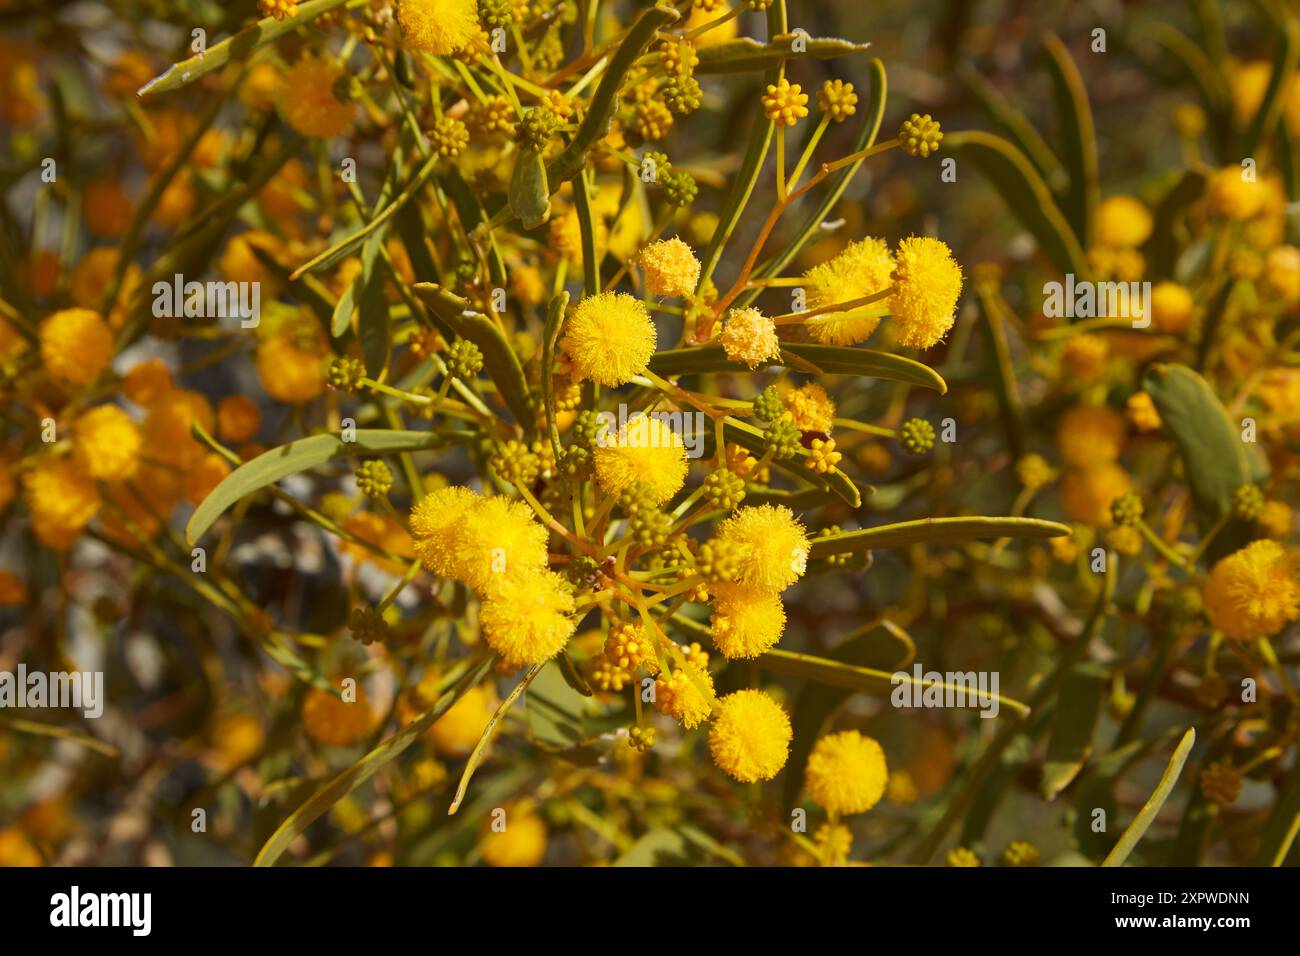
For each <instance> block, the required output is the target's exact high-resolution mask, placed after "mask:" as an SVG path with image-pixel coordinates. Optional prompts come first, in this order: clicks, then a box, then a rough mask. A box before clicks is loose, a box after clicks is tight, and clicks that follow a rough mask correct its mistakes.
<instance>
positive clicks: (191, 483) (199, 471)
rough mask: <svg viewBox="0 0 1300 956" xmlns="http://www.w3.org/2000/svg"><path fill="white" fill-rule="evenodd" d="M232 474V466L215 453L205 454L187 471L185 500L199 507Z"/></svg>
mask: <svg viewBox="0 0 1300 956" xmlns="http://www.w3.org/2000/svg"><path fill="white" fill-rule="evenodd" d="M228 474H230V464H229V463H228V462H227V461H226V459H224V458H222V457H221V456H220V455H218V454H217V453H216V452H214V451H210V452H208V453H207V454H205V455H204V456H203V457H202V458H200V459H198V461H196V462H194V463H193V464H192V465H190V467H189V468H187V469H186V471H185V500H186V501H188V502H189V503H190V504H192V505H197V504H198V503H199V502H201V501H202V500H203V499H204V498H206V497H207V496H208V495H210V494H211V493H212V489H213V488H215V487H217V485H219V484H221V481H222V479H223V478H225V477H226V475H228Z"/></svg>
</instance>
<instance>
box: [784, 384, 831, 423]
mask: <svg viewBox="0 0 1300 956" xmlns="http://www.w3.org/2000/svg"><path fill="white" fill-rule="evenodd" d="M781 403H782V404H783V405H785V410H786V412H787V413H788V414H789V415H790V420H791V421H792V422H794V425H795V427H796V428H798V429H799V430H800V431H804V432H822V433H823V434H826V435H829V434H830V433H831V425H832V423H833V421H834V419H835V403H834V402H833V401H831V397H830V396H829V395H827V394H826V389H824V388H822V387H821V386H820V385H818V384H817V383H816V382H807V383H805V384H804V385H802V386H800V387H799V388H796V389H791V390H790V391H788V392H786V393H785V394H784V395H782V396H781Z"/></svg>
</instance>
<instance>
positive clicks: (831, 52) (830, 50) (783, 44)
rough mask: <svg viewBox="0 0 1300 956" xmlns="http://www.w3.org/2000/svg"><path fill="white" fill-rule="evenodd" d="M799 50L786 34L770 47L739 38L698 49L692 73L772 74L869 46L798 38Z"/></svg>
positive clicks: (789, 35)
mask: <svg viewBox="0 0 1300 956" xmlns="http://www.w3.org/2000/svg"><path fill="white" fill-rule="evenodd" d="M802 40H803V49H802V50H800V51H797V52H796V50H795V48H794V35H792V34H787V35H786V36H785V37H782V38H780V39H775V40H772V41H771V42H770V43H762V42H760V41H758V40H755V39H753V38H752V37H740V38H738V39H735V40H725V41H723V42H722V43H712V44H709V45H708V46H703V47H700V62H699V65H697V66H696V67H695V72H696V73H697V74H700V75H703V76H710V75H714V74H719V73H757V72H758V71H759V70H775V69H776V68H777V67H779V66H781V64H783V63H786V62H789V61H790V60H806V59H815V60H832V59H834V58H835V57H839V56H848V55H849V54H851V53H862V52H863V51H865V50H867V49H869V48H870V46H871V44H870V43H853V42H850V41H849V40H841V39H838V38H837V37H816V38H813V37H808V36H804V37H802Z"/></svg>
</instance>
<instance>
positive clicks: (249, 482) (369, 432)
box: [185, 428, 473, 544]
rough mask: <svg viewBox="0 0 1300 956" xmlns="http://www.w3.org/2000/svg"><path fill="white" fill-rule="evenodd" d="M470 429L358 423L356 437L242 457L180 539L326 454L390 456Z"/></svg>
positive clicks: (190, 539)
mask: <svg viewBox="0 0 1300 956" xmlns="http://www.w3.org/2000/svg"><path fill="white" fill-rule="evenodd" d="M472 437H473V433H471V432H464V433H454V434H452V435H443V434H437V433H434V432H416V431H395V430H390V429H387V428H359V429H357V432H356V441H344V440H343V439H342V438H341V437H340V436H338V435H312V436H310V437H309V438H299V439H298V440H297V441H291V442H289V443H288V444H285V445H281V446H280V447H279V448H272V449H271V450H270V451H267V452H263V453H262V454H260V455H258V456H257V457H256V458H254V459H253V460H252V461H249V462H245V463H244V464H242V465H240V466H239V467H238V468H236V469H235V470H234V471H232V472H231V473H230V474H228V475H226V477H225V478H223V479H222V480H221V483H220V484H218V485H217V487H215V488H213V489H212V491H211V492H209V494H208V496H207V497H206V498H204V499H203V501H202V502H200V503H199V506H198V507H197V508H195V509H194V513H193V514H192V515H190V520H189V522H188V523H187V524H186V525H185V540H186V542H187V543H189V544H194V542H196V541H198V540H199V538H201V537H203V534H204V532H206V531H207V530H208V528H210V527H212V523H213V522H214V521H216V520H217V519H218V518H219V517H221V515H222V514H223V513H225V510H226V509H227V508H229V507H230V506H231V505H233V504H234V503H235V502H236V501H238V500H239V499H240V498H243V497H245V496H246V495H250V494H252V493H253V492H255V491H258V490H260V489H262V488H265V487H266V486H267V485H272V484H274V483H275V482H277V481H280V480H281V479H282V478H287V477H288V476H289V475H294V474H297V473H298V472H300V471H307V470H308V469H310V468H315V467H317V466H319V465H323V464H324V463H325V462H327V461H329V460H330V459H331V458H341V457H345V456H356V455H391V454H397V453H398V452H404V451H426V450H429V449H434V448H445V447H446V446H448V445H451V444H454V443H458V442H461V441H466V440H468V439H470V438H472Z"/></svg>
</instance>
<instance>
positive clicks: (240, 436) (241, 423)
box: [217, 395, 262, 443]
mask: <svg viewBox="0 0 1300 956" xmlns="http://www.w3.org/2000/svg"><path fill="white" fill-rule="evenodd" d="M261 427H262V412H261V410H260V409H258V407H257V404H256V403H255V402H254V401H253V400H252V399H250V398H248V397H247V396H244V395H227V396H226V397H225V398H223V399H222V400H221V401H220V402H219V403H218V404H217V431H218V433H219V434H220V435H221V438H222V440H223V441H228V442H234V443H238V442H245V441H248V440H249V439H250V438H252V437H253V436H254V435H256V434H257V430H258V429H259V428H261Z"/></svg>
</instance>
